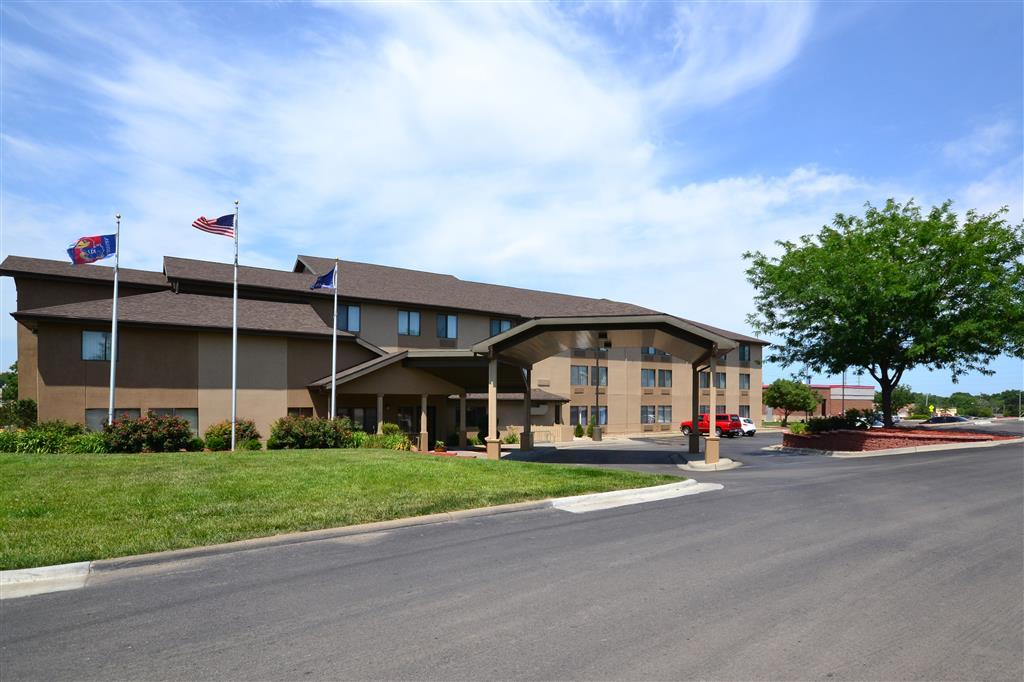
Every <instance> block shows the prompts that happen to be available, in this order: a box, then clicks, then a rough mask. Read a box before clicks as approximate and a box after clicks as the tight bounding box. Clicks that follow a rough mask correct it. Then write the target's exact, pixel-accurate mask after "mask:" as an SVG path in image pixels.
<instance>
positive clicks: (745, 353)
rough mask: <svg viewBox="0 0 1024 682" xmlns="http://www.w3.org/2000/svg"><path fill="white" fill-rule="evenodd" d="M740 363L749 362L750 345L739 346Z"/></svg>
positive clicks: (742, 344)
mask: <svg viewBox="0 0 1024 682" xmlns="http://www.w3.org/2000/svg"><path fill="white" fill-rule="evenodd" d="M740 362H750V344H749V343H741V344H740Z"/></svg>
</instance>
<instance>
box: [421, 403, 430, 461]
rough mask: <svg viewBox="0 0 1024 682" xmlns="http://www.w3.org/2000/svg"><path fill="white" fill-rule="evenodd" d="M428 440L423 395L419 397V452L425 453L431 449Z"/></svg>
mask: <svg viewBox="0 0 1024 682" xmlns="http://www.w3.org/2000/svg"><path fill="white" fill-rule="evenodd" d="M429 438H430V434H429V433H427V394H426V393H424V394H423V395H421V396H420V447H419V450H420V452H427V451H428V450H430V449H431V447H430V443H428V442H427V441H428V440H429Z"/></svg>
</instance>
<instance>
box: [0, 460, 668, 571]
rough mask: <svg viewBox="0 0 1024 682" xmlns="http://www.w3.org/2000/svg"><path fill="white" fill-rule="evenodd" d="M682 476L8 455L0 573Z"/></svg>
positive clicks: (0, 510) (470, 463)
mask: <svg viewBox="0 0 1024 682" xmlns="http://www.w3.org/2000/svg"><path fill="white" fill-rule="evenodd" d="M678 480H680V479H679V478H678V477H674V476H654V475H649V474H642V473H637V472H629V471H621V470H610V469H589V468H583V467H572V466H562V465H555V464H533V463H527V462H507V461H505V462H494V461H486V460H469V459H456V458H448V457H434V456H432V455H420V454H413V453H407V452H395V451H390V450H287V451H274V452H257V453H237V454H230V453H192V454H183V453H168V454H145V455H15V454H0V569H10V568H25V567H31V566H44V565H49V564H61V563H66V562H71V561H86V560H92V559H104V558H110V557H118V556H127V555H131V554H139V553H143V552H155V551H160V550H166V549H179V548H182V547H195V546H199V545H209V544H215V543H219V542H229V541H231V540H241V539H245V538H254V537H262V536H267V535H274V534H277V533H284V532H289V531H299V530H313V529H318V528H331V527H334V526H345V525H350V524H356V523H366V522H370V521H383V520H386V519H396V518H402V517H407V516H417V515H421V514H432V513H435V512H442V511H453V510H457V509H470V508H473V507H483V506H488V505H496V504H505V503H509V502H520V501H524V500H537V499H543V498H546V497H560V496H565V495H578V494H581V493H587V492H601V491H606V490H615V489H620V488H639V487H644V486H650V485H659V484H662V483H669V482H673V481H678Z"/></svg>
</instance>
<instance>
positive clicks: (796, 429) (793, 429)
mask: <svg viewBox="0 0 1024 682" xmlns="http://www.w3.org/2000/svg"><path fill="white" fill-rule="evenodd" d="M789 432H790V433H792V434H793V435H794V436H799V435H802V434H805V433H807V424H803V423H801V422H797V423H795V424H790V425H789Z"/></svg>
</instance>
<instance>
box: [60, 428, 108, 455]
mask: <svg viewBox="0 0 1024 682" xmlns="http://www.w3.org/2000/svg"><path fill="white" fill-rule="evenodd" d="M106 451H107V440H106V438H104V437H103V434H102V433H99V432H96V433H81V434H78V435H77V436H71V437H70V438H68V440H67V442H66V445H65V449H64V452H67V453H70V454H75V455H92V454H100V453H104V452H106Z"/></svg>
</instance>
